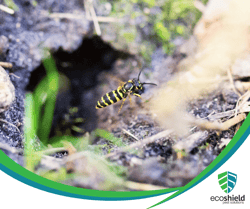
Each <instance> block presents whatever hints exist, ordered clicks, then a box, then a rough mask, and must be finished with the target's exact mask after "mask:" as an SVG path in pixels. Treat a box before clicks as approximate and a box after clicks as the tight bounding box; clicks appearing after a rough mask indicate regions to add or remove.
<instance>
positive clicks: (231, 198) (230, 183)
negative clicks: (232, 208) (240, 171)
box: [210, 171, 245, 204]
mask: <svg viewBox="0 0 250 209" xmlns="http://www.w3.org/2000/svg"><path fill="white" fill-rule="evenodd" d="M236 181H237V175H236V174H235V173H232V172H229V171H226V172H223V173H220V174H219V175H218V182H219V185H220V187H221V189H222V191H224V192H225V193H226V194H228V193H230V192H231V191H232V190H233V189H234V187H235V185H236ZM210 200H211V201H215V202H218V201H219V202H222V203H223V204H244V202H245V195H226V196H211V197H210Z"/></svg>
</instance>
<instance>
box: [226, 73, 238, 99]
mask: <svg viewBox="0 0 250 209" xmlns="http://www.w3.org/2000/svg"><path fill="white" fill-rule="evenodd" d="M227 75H228V78H229V82H230V84H231V86H232V89H233V91H234V92H235V93H236V94H237V95H238V96H239V97H240V96H241V94H240V93H239V92H238V91H237V90H236V88H235V84H234V80H233V76H232V72H231V70H230V69H228V70H227Z"/></svg>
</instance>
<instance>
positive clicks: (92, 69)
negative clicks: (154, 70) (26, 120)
mask: <svg viewBox="0 0 250 209" xmlns="http://www.w3.org/2000/svg"><path fill="white" fill-rule="evenodd" d="M129 57H131V55H129V54H128V53H126V52H122V51H118V50H116V49H114V48H112V47H111V46H110V44H107V43H105V42H103V41H102V39H101V38H100V37H98V36H94V37H91V38H85V39H84V40H83V41H82V44H81V46H80V47H79V48H78V49H77V50H76V51H74V52H72V53H69V52H66V51H64V50H62V49H59V50H58V51H57V52H56V53H54V54H53V58H54V60H55V62H56V66H57V70H58V71H59V72H60V81H62V88H60V90H59V93H58V96H57V102H56V108H55V113H54V118H53V125H52V130H51V137H52V136H54V135H57V134H66V132H70V133H71V134H73V135H81V134H82V133H84V132H86V131H88V132H90V131H92V130H94V129H95V128H97V115H96V109H95V105H96V101H97V100H98V96H97V95H98V94H97V92H96V90H95V87H96V86H97V85H98V80H97V77H98V74H99V73H101V72H103V71H110V70H112V68H113V64H114V62H115V61H116V60H117V59H119V58H120V59H127V58H129ZM45 75H46V72H45V68H44V66H43V64H41V65H40V66H39V67H38V68H37V69H35V70H34V71H33V72H32V74H31V78H30V82H29V84H28V86H27V90H28V91H33V90H34V89H35V87H36V86H37V84H38V83H39V82H40V81H41V79H42V78H43V77H44V76H45ZM72 127H74V128H72ZM76 127H77V128H76Z"/></svg>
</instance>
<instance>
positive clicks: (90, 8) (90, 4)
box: [84, 0, 102, 36]
mask: <svg viewBox="0 0 250 209" xmlns="http://www.w3.org/2000/svg"><path fill="white" fill-rule="evenodd" d="M84 2H85V3H86V10H88V14H90V16H91V18H92V20H93V22H94V26H95V31H96V34H97V35H98V36H100V35H101V34H102V33H101V29H100V25H99V23H98V20H97V17H96V13H95V9H94V6H93V1H92V0H86V1H84ZM84 5H85V4H84ZM86 13H87V11H86ZM88 16H89V15H88Z"/></svg>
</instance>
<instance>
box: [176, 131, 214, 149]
mask: <svg viewBox="0 0 250 209" xmlns="http://www.w3.org/2000/svg"><path fill="white" fill-rule="evenodd" d="M208 137H209V135H208V132H207V131H198V132H196V133H194V134H191V135H190V136H188V137H187V138H185V139H183V140H181V141H178V142H177V143H176V144H175V145H174V146H173V148H174V149H177V150H183V149H184V150H185V151H186V152H190V151H191V150H192V149H193V148H195V147H197V146H199V145H200V144H202V143H203V142H205V141H206V140H207V139H208Z"/></svg>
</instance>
